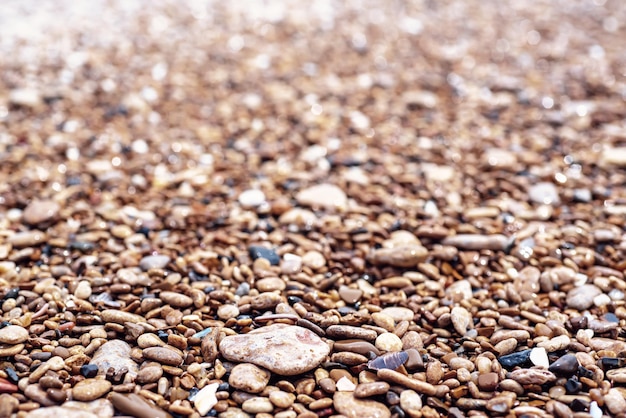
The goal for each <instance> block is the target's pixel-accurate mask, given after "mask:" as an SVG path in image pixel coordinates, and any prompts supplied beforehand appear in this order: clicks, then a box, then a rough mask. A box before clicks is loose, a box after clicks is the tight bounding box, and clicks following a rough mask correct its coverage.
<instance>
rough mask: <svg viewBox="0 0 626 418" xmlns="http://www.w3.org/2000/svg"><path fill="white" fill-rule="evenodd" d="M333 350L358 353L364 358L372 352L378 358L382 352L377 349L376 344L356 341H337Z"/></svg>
mask: <svg viewBox="0 0 626 418" xmlns="http://www.w3.org/2000/svg"><path fill="white" fill-rule="evenodd" d="M333 350H334V351H350V352H352V353H358V354H362V355H364V356H365V355H368V353H369V352H370V351H371V352H373V353H374V354H376V355H377V356H379V355H380V350H378V348H376V346H375V345H374V344H372V343H369V342H367V341H363V340H355V339H350V340H339V341H335V343H334V344H333Z"/></svg>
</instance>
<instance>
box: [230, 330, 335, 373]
mask: <svg viewBox="0 0 626 418" xmlns="http://www.w3.org/2000/svg"><path fill="white" fill-rule="evenodd" d="M219 350H220V352H221V353H222V356H224V358H225V359H227V360H230V361H237V362H248V363H253V364H256V365H257V366H260V367H264V368H266V369H268V370H270V371H271V372H273V373H276V374H279V375H283V376H293V375H296V374H301V373H304V372H307V371H309V370H311V369H313V368H315V367H317V366H318V365H320V364H321V363H322V361H324V360H325V359H326V356H327V355H328V353H329V352H330V349H329V347H328V344H326V343H325V342H324V341H323V340H322V339H321V338H320V337H318V336H317V334H315V333H314V332H312V331H309V330H308V329H306V328H303V327H299V326H293V325H287V324H272V325H268V326H265V327H262V328H259V329H256V330H253V331H250V332H248V333H247V334H241V335H230V336H227V337H224V338H223V339H222V340H221V341H220V344H219Z"/></svg>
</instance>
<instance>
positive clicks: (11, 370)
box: [4, 367, 20, 383]
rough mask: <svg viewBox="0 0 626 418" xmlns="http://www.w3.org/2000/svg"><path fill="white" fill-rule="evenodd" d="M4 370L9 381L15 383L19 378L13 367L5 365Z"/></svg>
mask: <svg viewBox="0 0 626 418" xmlns="http://www.w3.org/2000/svg"><path fill="white" fill-rule="evenodd" d="M4 371H5V372H6V374H7V377H8V378H9V380H10V381H11V382H13V383H17V382H18V380H20V378H19V376H18V375H17V372H16V371H15V369H14V368H13V367H7V368H6V369H4Z"/></svg>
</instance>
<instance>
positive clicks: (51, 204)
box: [22, 200, 61, 225]
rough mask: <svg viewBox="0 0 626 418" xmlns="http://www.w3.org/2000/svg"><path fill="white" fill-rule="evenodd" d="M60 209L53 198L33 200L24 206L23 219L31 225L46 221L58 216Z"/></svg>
mask: <svg viewBox="0 0 626 418" xmlns="http://www.w3.org/2000/svg"><path fill="white" fill-rule="evenodd" d="M60 209H61V207H60V206H59V204H58V203H56V202H55V201H53V200H33V201H32V202H30V203H29V204H28V206H26V208H24V212H23V213H22V219H23V220H24V222H26V223H27V224H30V225H37V224H41V223H45V222H48V221H50V220H52V219H54V218H56V217H57V215H58V214H59V210H60Z"/></svg>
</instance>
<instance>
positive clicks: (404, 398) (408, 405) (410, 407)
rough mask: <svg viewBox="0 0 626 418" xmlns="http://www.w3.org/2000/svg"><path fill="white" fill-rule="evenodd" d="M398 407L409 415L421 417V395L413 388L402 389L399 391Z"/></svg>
mask: <svg viewBox="0 0 626 418" xmlns="http://www.w3.org/2000/svg"><path fill="white" fill-rule="evenodd" d="M400 407H401V408H402V410H403V411H404V412H406V413H407V414H408V415H409V416H410V417H412V418H413V417H421V416H422V414H421V411H422V397H421V396H420V395H419V394H418V393H417V392H415V391H414V390H410V389H407V390H403V391H402V392H401V393H400Z"/></svg>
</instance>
